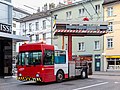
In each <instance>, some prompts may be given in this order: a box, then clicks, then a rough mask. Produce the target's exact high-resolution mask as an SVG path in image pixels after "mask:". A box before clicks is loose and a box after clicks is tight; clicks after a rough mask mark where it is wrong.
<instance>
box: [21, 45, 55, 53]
mask: <svg viewBox="0 0 120 90" xmlns="http://www.w3.org/2000/svg"><path fill="white" fill-rule="evenodd" d="M43 47H44V49H49V50H54V46H53V45H46V44H41V43H32V44H23V45H22V46H20V47H19V51H20V52H22V51H35V50H42V49H43Z"/></svg>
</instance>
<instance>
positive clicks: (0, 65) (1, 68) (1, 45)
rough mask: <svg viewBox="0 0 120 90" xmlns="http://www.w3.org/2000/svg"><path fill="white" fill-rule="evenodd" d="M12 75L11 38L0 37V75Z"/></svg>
mask: <svg viewBox="0 0 120 90" xmlns="http://www.w3.org/2000/svg"><path fill="white" fill-rule="evenodd" d="M4 76H12V39H8V38H0V77H4Z"/></svg>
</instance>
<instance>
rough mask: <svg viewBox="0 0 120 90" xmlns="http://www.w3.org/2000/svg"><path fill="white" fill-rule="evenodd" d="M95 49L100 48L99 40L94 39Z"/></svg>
mask: <svg viewBox="0 0 120 90" xmlns="http://www.w3.org/2000/svg"><path fill="white" fill-rule="evenodd" d="M94 49H95V50H100V42H99V41H95V48H94Z"/></svg>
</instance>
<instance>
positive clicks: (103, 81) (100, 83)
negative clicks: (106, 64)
mask: <svg viewBox="0 0 120 90" xmlns="http://www.w3.org/2000/svg"><path fill="white" fill-rule="evenodd" d="M0 90H120V76H103V75H92V76H89V78H88V79H77V80H69V81H64V82H62V83H56V82H52V83H39V84H36V83H35V82H18V81H16V82H12V83H10V82H7V83H1V84H0Z"/></svg>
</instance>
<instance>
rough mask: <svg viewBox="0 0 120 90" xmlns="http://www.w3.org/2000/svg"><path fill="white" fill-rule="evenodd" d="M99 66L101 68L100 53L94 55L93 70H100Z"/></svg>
mask: <svg viewBox="0 0 120 90" xmlns="http://www.w3.org/2000/svg"><path fill="white" fill-rule="evenodd" d="M100 68H101V58H100V55H95V71H100Z"/></svg>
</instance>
